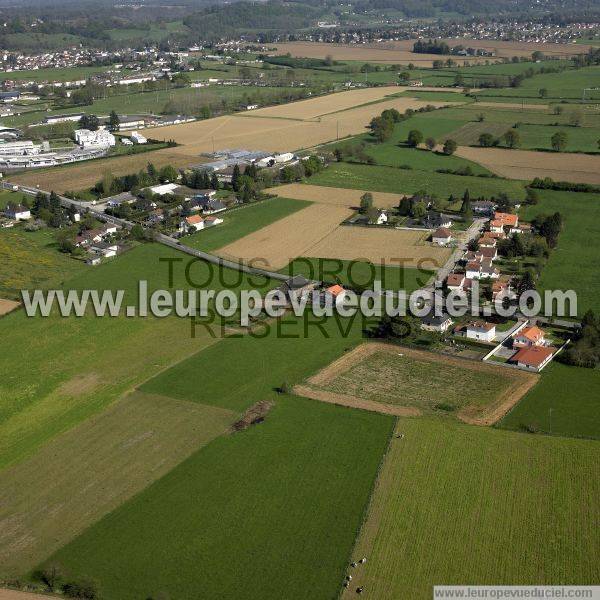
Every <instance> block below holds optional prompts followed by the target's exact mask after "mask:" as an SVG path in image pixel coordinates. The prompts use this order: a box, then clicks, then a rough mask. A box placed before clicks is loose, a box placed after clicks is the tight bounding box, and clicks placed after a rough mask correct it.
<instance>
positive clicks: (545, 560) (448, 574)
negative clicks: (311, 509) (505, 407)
mask: <svg viewBox="0 0 600 600" xmlns="http://www.w3.org/2000/svg"><path fill="white" fill-rule="evenodd" d="M397 431H398V432H402V433H404V438H403V439H401V440H399V439H393V440H392V443H391V447H390V450H389V451H388V453H387V455H386V459H385V463H384V466H383V470H382V472H381V476H380V479H379V481H378V486H377V488H376V490H375V495H374V497H373V500H372V504H371V507H370V514H369V517H368V519H367V522H366V524H365V526H364V528H363V531H362V533H361V536H360V539H359V542H358V546H357V550H356V555H357V556H368V559H369V560H368V562H367V563H366V565H365V566H364V567H363V568H361V569H360V570H359V569H356V572H355V571H354V570H353V573H352V574H353V575H354V580H353V582H352V584H353V585H352V592H349V593H347V594H345V595H344V596H343V598H344V599H349V598H353V597H355V594H354V593H353V592H354V590H355V589H356V586H359V585H364V588H365V592H368V594H369V597H372V598H377V599H378V600H388V599H389V600H392V599H396V598H411V599H412V600H425V599H427V600H428V599H430V598H431V596H432V586H434V585H461V584H467V583H468V584H473V585H476V584H477V585H514V584H517V583H518V584H522V585H536V584H540V585H542V584H556V585H568V584H577V585H585V584H593V583H595V582H597V581H598V577H599V576H600V571H599V565H598V561H597V560H596V559H595V558H594V556H597V548H598V538H597V522H598V519H599V518H600V511H599V505H598V502H597V501H596V499H597V498H598V495H599V494H600V483H599V482H600V479H599V478H598V476H597V474H598V451H599V450H600V445H599V443H598V442H595V441H589V440H569V439H558V438H552V437H536V436H528V435H525V434H520V433H513V432H506V431H498V430H494V429H488V428H483V427H473V426H468V425H463V424H459V423H454V422H450V421H445V422H443V421H441V420H437V419H434V418H430V419H403V420H401V421H400V422H399V424H398V426H397ZM524 556H526V557H527V560H523V557H524Z"/></svg>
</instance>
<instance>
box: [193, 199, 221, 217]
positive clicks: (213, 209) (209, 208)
mask: <svg viewBox="0 0 600 600" xmlns="http://www.w3.org/2000/svg"><path fill="white" fill-rule="evenodd" d="M190 210H200V211H202V213H204V214H205V215H212V214H214V213H218V212H222V211H224V210H227V207H226V206H225V205H224V204H223V203H222V202H221V201H220V200H218V199H217V198H212V197H207V196H205V195H200V194H199V195H197V196H196V197H195V198H192V200H191V201H190Z"/></svg>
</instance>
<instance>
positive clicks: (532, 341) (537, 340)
mask: <svg viewBox="0 0 600 600" xmlns="http://www.w3.org/2000/svg"><path fill="white" fill-rule="evenodd" d="M545 343H546V337H545V333H544V331H543V330H542V329H540V328H539V327H538V326H537V325H532V326H530V327H524V328H523V329H521V331H519V332H518V333H517V334H516V335H514V336H513V347H514V348H528V347H530V346H544V345H545Z"/></svg>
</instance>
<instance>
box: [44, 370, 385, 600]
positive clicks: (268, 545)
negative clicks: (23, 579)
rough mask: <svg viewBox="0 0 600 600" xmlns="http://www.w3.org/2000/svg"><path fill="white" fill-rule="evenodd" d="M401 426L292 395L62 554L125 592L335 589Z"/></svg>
mask: <svg viewBox="0 0 600 600" xmlns="http://www.w3.org/2000/svg"><path fill="white" fill-rule="evenodd" d="M232 382H233V378H231V379H230V380H229V386H228V387H232V385H231V384H232ZM240 383H241V384H242V385H243V382H240V381H239V380H238V381H236V385H238V384H240ZM215 400H216V399H215ZM393 425H394V420H393V419H392V418H390V417H386V416H383V415H377V414H374V413H367V412H361V411H352V410H349V409H345V408H340V407H336V406H330V405H325V404H321V403H318V402H313V401H311V400H305V399H301V398H284V399H282V400H281V401H279V402H278V403H277V406H276V407H275V408H274V409H273V410H272V411H271V412H270V413H269V414H268V415H267V417H266V419H265V421H264V422H263V423H262V424H260V425H257V426H254V427H252V428H250V429H249V430H247V431H245V432H242V433H237V434H233V435H226V436H222V437H220V438H218V439H217V440H215V441H214V442H213V443H211V444H209V445H208V446H206V447H205V448H203V449H201V450H200V451H198V452H196V453H195V454H194V455H192V456H191V457H190V458H189V459H188V460H186V461H185V462H184V463H182V464H181V465H180V466H179V467H177V468H175V469H174V470H173V471H171V472H170V473H169V474H168V475H166V476H165V477H163V478H162V479H161V480H160V481H158V482H157V483H155V484H154V485H152V486H151V487H150V488H148V489H147V490H146V491H145V492H142V493H141V494H139V495H138V496H137V497H135V498H134V499H132V500H131V501H129V502H127V503H126V504H124V505H122V506H121V507H120V508H119V509H117V510H116V511H114V512H113V513H111V514H110V515H108V516H107V517H105V518H104V519H103V520H101V521H100V522H99V523H97V524H96V525H94V526H92V527H91V528H90V529H88V530H87V531H86V532H84V533H83V534H82V535H81V536H80V537H79V538H77V539H76V540H75V541H74V542H72V543H71V544H69V545H67V546H65V547H64V548H63V549H62V550H60V551H59V552H57V553H56V554H55V555H54V556H53V557H52V558H51V561H53V562H58V563H59V564H61V565H62V566H63V568H65V569H66V570H68V572H69V573H71V574H72V575H73V576H77V577H91V578H93V579H94V580H96V581H97V582H98V584H99V587H100V590H101V593H102V594H103V595H104V596H106V597H109V598H122V599H123V600H128V599H131V600H134V599H136V600H137V599H139V598H146V597H151V596H152V597H153V596H155V595H156V594H159V593H161V592H162V593H166V594H168V595H169V596H170V597H172V598H178V599H180V600H186V599H188V600H195V599H196V598H198V593H199V590H201V593H202V595H203V596H205V597H207V598H223V599H225V598H231V599H236V600H237V599H242V598H248V599H250V598H259V597H260V598H265V599H267V598H273V599H280V598H283V597H286V598H307V599H308V598H315V597H318V598H333V597H335V596H336V595H337V593H338V591H339V589H340V584H341V580H342V574H343V572H344V569H345V566H346V564H347V561H348V559H349V556H350V552H351V549H352V544H353V542H354V539H355V535H356V533H357V530H358V528H359V526H360V523H361V518H362V515H363V511H364V510H365V508H366V505H367V502H368V499H369V495H370V492H371V488H372V485H373V482H374V479H375V476H376V473H377V469H378V466H379V464H380V461H381V458H382V456H383V454H384V452H385V448H386V446H387V443H388V439H389V435H390V433H391V430H392V428H393Z"/></svg>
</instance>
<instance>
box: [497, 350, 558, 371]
mask: <svg viewBox="0 0 600 600" xmlns="http://www.w3.org/2000/svg"><path fill="white" fill-rule="evenodd" d="M555 352H556V348H554V347H553V346H530V347H526V348H521V349H520V350H519V351H518V352H515V354H513V356H511V357H510V359H509V362H511V363H513V364H516V365H517V367H520V368H521V369H528V370H529V371H536V372H539V371H541V370H542V369H543V368H544V367H545V366H546V365H547V364H548V363H549V362H550V361H551V360H552V357H553V356H554V353H555Z"/></svg>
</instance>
